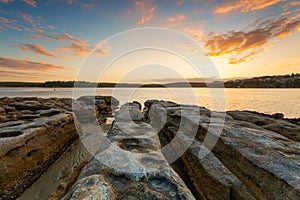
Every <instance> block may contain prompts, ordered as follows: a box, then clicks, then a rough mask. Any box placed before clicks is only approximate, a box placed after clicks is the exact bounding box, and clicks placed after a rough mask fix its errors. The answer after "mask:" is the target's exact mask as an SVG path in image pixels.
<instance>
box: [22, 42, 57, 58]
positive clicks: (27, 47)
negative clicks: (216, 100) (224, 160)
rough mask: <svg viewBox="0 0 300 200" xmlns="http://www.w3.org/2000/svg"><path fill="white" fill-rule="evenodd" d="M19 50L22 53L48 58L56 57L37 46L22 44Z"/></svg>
mask: <svg viewBox="0 0 300 200" xmlns="http://www.w3.org/2000/svg"><path fill="white" fill-rule="evenodd" d="M20 48H21V49H22V50H24V51H33V52H35V53H38V54H42V55H45V56H49V57H56V55H54V54H52V53H50V52H49V51H47V50H46V49H45V48H44V47H43V46H41V45H37V44H22V45H20Z"/></svg>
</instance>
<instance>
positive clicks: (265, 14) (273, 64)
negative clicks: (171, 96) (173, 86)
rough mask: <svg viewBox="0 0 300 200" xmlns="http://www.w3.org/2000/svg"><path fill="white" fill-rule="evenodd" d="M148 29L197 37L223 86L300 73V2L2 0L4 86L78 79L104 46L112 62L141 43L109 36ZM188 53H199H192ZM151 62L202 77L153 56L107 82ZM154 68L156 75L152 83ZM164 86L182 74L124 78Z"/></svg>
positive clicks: (0, 77) (121, 64)
mask: <svg viewBox="0 0 300 200" xmlns="http://www.w3.org/2000/svg"><path fill="white" fill-rule="evenodd" d="M142 27H161V28H168V29H173V30H176V31H178V32H181V33H183V34H186V35H187V36H189V37H191V38H192V39H194V40H195V41H197V42H198V43H199V45H200V46H201V47H202V48H203V49H204V51H205V52H206V53H205V55H202V54H201V55H200V52H194V54H193V55H194V56H196V57H197V56H199V58H200V57H201V56H206V57H207V58H210V59H211V61H212V62H213V63H214V65H215V67H216V69H217V70H218V72H219V74H220V77H221V78H224V79H230V78H240V77H255V76H262V75H280V74H290V73H299V72H300V1H286V0H253V1H245V0H236V1H229V0H228V1H227V0H226V1H219V0H177V1H176V0H175V1H172V0H138V1H134V0H122V1H113V0H111V1H109V0H107V1H104V0H98V1H96V0H92V1H82V0H49V1H38V0H0V72H1V73H0V81H26V82H44V81H50V80H65V81H68V80H75V79H76V74H77V72H78V69H79V67H80V66H81V65H82V63H83V61H84V60H85V58H86V57H87V55H88V54H89V53H90V51H91V50H93V49H94V47H95V46H96V45H98V44H99V42H102V44H101V47H99V48H98V50H97V52H96V54H97V55H98V59H101V58H106V57H109V56H111V55H112V52H113V50H115V49H116V48H118V47H120V46H122V45H123V46H124V45H128V44H129V43H134V42H135V41H134V40H133V39H130V40H128V41H124V42H120V43H118V44H117V45H116V44H114V43H110V41H107V39H108V38H109V37H111V36H113V35H115V34H118V33H119V32H122V31H126V30H129V29H133V28H142ZM145 37H147V36H146V35H145ZM177 42H179V43H180V41H177ZM182 45H186V44H182ZM186 48H187V50H188V51H191V52H193V47H191V46H188V45H186ZM151 56H152V57H157V60H159V58H163V59H165V60H167V59H169V60H172V61H173V63H176V64H174V68H178V69H179V73H181V72H180V70H181V71H182V73H183V74H182V75H183V76H184V77H185V78H187V79H190V80H196V79H197V78H201V77H198V76H196V75H195V74H193V73H189V69H188V68H187V67H186V66H185V65H184V64H183V63H181V61H180V60H179V61H176V62H175V60H174V58H172V57H171V56H169V55H168V54H167V53H165V52H162V53H158V52H152V51H151V50H147V51H144V52H142V54H141V55H138V54H135V55H128V56H127V58H124V60H122V59H121V60H119V61H118V62H116V63H115V66H114V67H112V68H113V69H111V71H109V73H107V74H106V75H105V78H104V79H103V81H109V82H118V81H119V80H120V77H118V72H120V71H123V72H124V73H125V72H126V71H128V70H129V68H130V66H129V65H139V62H133V61H136V60H137V61H139V60H142V59H143V58H147V57H151ZM130 60H131V61H132V62H131V61H130ZM199 62H201V61H200V59H199ZM164 64H169V65H171V66H169V67H173V66H172V63H171V62H170V63H167V62H166V63H164ZM199 64H200V65H201V63H199ZM83 67H84V65H83ZM147 68H148V70H147ZM149 69H151V70H150V71H155V72H156V73H153V74H151V75H149V76H148V77H147V76H145V74H148V71H149ZM93 70H95V71H96V70H97V66H95V69H93ZM93 70H89V71H90V73H94V72H93ZM86 73H88V72H86ZM149 73H150V72H149ZM120 76H124V74H123V75H120ZM86 77H87V80H86V81H93V80H92V79H89V78H88V76H86ZM212 78H213V77H212ZM164 80H165V81H170V80H176V75H174V74H172V73H168V70H165V69H164V68H163V66H159V65H156V66H152V67H151V66H143V67H142V68H140V69H138V70H136V71H135V72H133V73H132V74H131V75H130V76H129V78H128V79H126V81H129V82H159V81H164Z"/></svg>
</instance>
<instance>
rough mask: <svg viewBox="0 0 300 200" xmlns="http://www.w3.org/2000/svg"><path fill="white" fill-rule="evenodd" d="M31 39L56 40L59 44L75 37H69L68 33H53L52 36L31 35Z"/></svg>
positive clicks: (42, 34)
mask: <svg viewBox="0 0 300 200" xmlns="http://www.w3.org/2000/svg"><path fill="white" fill-rule="evenodd" d="M31 38H34V39H41V38H45V39H49V40H57V41H61V42H63V41H65V40H74V39H75V37H74V36H73V35H70V34H68V33H65V34H59V33H54V34H53V35H46V34H44V33H40V34H35V35H31Z"/></svg>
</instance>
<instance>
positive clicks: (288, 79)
mask: <svg viewBox="0 0 300 200" xmlns="http://www.w3.org/2000/svg"><path fill="white" fill-rule="evenodd" d="M96 86H97V87H101V88H113V87H124V88H126V87H127V88H130V87H142V88H162V87H169V88H176V87H182V88H186V87H195V88H202V87H204V88H205V87H208V88H222V87H225V88H300V74H299V73H292V74H287V75H277V76H261V77H254V78H245V79H235V80H229V81H213V82H208V83H206V82H204V81H203V82H172V83H161V84H157V83H155V84H138V83H107V82H100V83H94V82H86V81H76V82H75V81H47V82H44V83H38V82H0V87H45V88H60V87H66V88H68V87H96Z"/></svg>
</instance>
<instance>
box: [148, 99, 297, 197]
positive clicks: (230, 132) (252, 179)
mask: <svg viewBox="0 0 300 200" xmlns="http://www.w3.org/2000/svg"><path fill="white" fill-rule="evenodd" d="M145 106H146V108H147V110H146V112H145V113H146V119H147V120H148V121H149V122H150V124H152V125H153V127H156V128H157V129H158V130H160V133H159V135H160V140H161V142H162V143H163V144H164V145H165V144H167V143H169V141H171V140H174V138H175V136H176V135H179V138H180V140H178V141H177V142H173V143H172V147H173V148H174V152H178V149H180V148H182V147H183V146H186V144H188V145H187V147H188V146H189V145H190V144H191V146H190V147H189V148H188V150H187V151H186V152H185V153H184V154H183V155H182V156H181V157H180V161H181V163H183V165H184V167H182V166H179V168H180V167H181V170H182V171H184V172H185V173H186V174H187V176H188V178H187V179H188V181H189V182H190V183H191V185H190V187H191V188H192V189H193V191H195V192H196V193H197V194H198V195H199V196H200V197H201V198H203V199H299V198H300V181H299V180H300V174H299V171H300V156H299V155H300V143H299V142H298V141H297V137H294V136H293V135H291V133H296V135H297V134H299V131H297V130H299V126H298V125H296V124H291V123H289V122H287V121H285V120H282V119H274V118H272V117H267V116H261V115H259V114H256V113H250V112H236V111H234V112H228V114H226V113H215V112H210V111H209V110H207V109H205V108H201V107H191V106H180V105H176V104H174V103H173V104H172V103H170V102H159V101H148V102H146V103H145ZM187 113H188V114H187ZM211 116H215V117H214V119H213V120H212V119H211ZM222 116H223V119H225V124H223V121H222ZM157 118H165V123H164V124H161V122H160V121H159V120H156V119H157ZM182 127H183V128H182ZM218 127H221V130H222V132H221V135H220V137H219V138H218V135H219V134H218ZM182 130H184V133H182V132H180V131H182ZM287 130H289V131H290V130H292V131H291V132H289V131H287ZM194 131H195V132H196V135H195V140H194V138H193V137H191V136H193V134H191V132H194ZM293 131H294V132H293ZM205 136H207V137H210V138H218V140H217V143H216V145H215V146H214V147H213V149H212V152H209V151H208V150H207V149H206V148H205V147H202V143H205V144H208V145H209V142H211V141H212V140H207V137H205ZM292 136H293V137H292ZM201 148H202V153H203V152H205V151H207V153H208V154H207V156H206V157H202V156H201V154H200V150H201ZM177 167H178V166H177ZM181 174H182V173H181Z"/></svg>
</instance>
